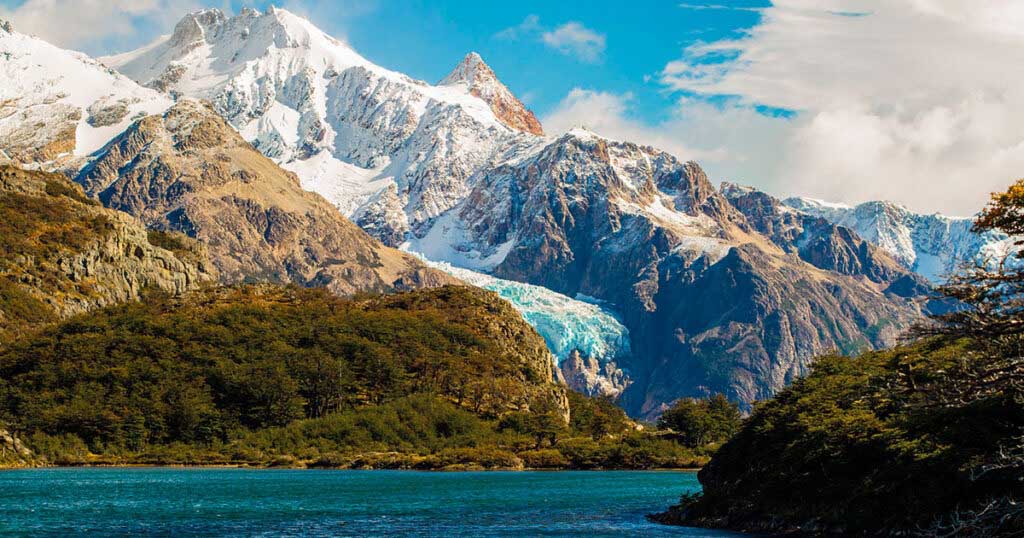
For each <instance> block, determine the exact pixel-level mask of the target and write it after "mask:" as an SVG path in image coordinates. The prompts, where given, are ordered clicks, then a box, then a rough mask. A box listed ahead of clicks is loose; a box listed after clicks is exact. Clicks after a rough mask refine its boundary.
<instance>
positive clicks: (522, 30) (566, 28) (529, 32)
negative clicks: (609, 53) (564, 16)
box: [494, 15, 606, 63]
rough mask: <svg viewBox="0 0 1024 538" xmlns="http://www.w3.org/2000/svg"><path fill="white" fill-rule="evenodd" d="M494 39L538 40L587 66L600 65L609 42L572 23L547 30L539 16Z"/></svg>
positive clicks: (576, 23)
mask: <svg viewBox="0 0 1024 538" xmlns="http://www.w3.org/2000/svg"><path fill="white" fill-rule="evenodd" d="M494 37H495V38H498V39H507V40H512V41H515V40H518V39H537V40H538V41H540V42H541V43H543V44H545V45H547V46H548V47H550V48H552V49H554V50H557V51H558V52H561V53H562V54H565V55H568V56H574V57H576V58H577V59H579V60H580V61H583V62H587V63H596V62H599V61H601V58H602V57H603V56H604V50H605V41H606V37H605V35H604V34H602V33H599V32H596V31H594V30H592V29H590V28H587V27H586V26H584V25H583V24H582V23H579V22H576V21H569V22H567V23H565V24H563V25H561V26H558V27H556V28H551V29H548V28H545V27H544V26H542V25H541V24H540V17H538V16H537V15H527V16H526V18H525V19H523V22H521V23H519V24H517V25H515V26H511V27H509V28H505V29H504V30H502V31H500V32H498V33H496V34H494Z"/></svg>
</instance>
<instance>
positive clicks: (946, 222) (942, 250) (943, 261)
mask: <svg viewBox="0 0 1024 538" xmlns="http://www.w3.org/2000/svg"><path fill="white" fill-rule="evenodd" d="M783 203H784V204H785V205H787V206H789V207H792V208H794V209H796V210H798V211H801V212H803V213H806V214H809V215H814V216H818V217H822V218H824V219H826V220H828V221H829V222H832V223H835V224H838V225H840V226H845V227H847V228H849V229H851V230H854V231H856V232H857V234H858V235H860V236H861V237H862V238H864V239H866V240H868V241H870V242H872V243H874V244H875V245H878V246H879V247H881V248H882V249H883V250H885V251H886V252H888V253H889V254H890V255H892V256H893V257H894V258H895V259H896V260H897V261H899V262H900V263H901V264H902V265H903V266H904V267H906V268H908V269H910V270H912V271H914V272H916V273H918V274H920V275H922V276H924V277H925V278H927V279H929V280H931V281H932V282H942V281H944V280H945V278H946V277H947V276H949V275H950V274H952V273H954V272H956V270H957V269H958V268H959V267H960V266H961V265H963V264H971V263H974V262H975V261H985V260H988V261H1001V260H1002V259H1003V257H1005V255H1006V254H1007V253H1009V252H1011V251H1012V250H1013V245H1012V242H1011V241H1010V240H1008V239H1007V237H1006V236H1005V235H1002V234H998V233H985V234H976V233H974V232H972V231H971V227H972V226H973V224H974V221H973V219H971V218H967V217H947V216H944V215H940V214H933V215H922V214H919V213H914V212H913V211H910V210H909V209H907V208H906V207H904V206H902V205H899V204H895V203H892V202H864V203H862V204H858V205H856V206H849V205H845V204H835V203H829V202H824V201H821V200H816V199H813V198H800V197H796V198H788V199H786V200H784V201H783Z"/></svg>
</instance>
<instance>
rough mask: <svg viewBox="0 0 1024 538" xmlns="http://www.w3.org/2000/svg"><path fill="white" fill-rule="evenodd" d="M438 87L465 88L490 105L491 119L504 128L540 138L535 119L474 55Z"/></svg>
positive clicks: (469, 55) (538, 127)
mask: <svg viewBox="0 0 1024 538" xmlns="http://www.w3.org/2000/svg"><path fill="white" fill-rule="evenodd" d="M438 85H439V86H455V85H462V86H465V88H466V90H467V91H468V92H469V93H470V94H471V95H474V96H476V97H479V98H481V99H483V100H484V101H486V102H487V104H488V105H490V107H491V110H492V111H493V112H494V115H495V116H497V117H498V119H499V120H501V122H502V123H504V124H505V125H507V126H509V127H511V128H513V129H518V130H520V131H523V132H527V133H531V134H535V135H538V136H542V135H543V134H544V129H543V127H541V124H540V122H539V121H538V120H537V117H536V116H534V115H533V112H530V111H529V110H527V109H526V107H525V106H524V105H523V103H522V102H520V101H519V99H517V98H516V96H515V95H513V94H512V92H511V91H510V90H509V89H508V87H506V86H505V85H504V84H502V83H501V81H500V80H498V77H497V75H495V74H494V70H493V69H491V67H490V66H489V65H487V64H486V63H485V62H484V59H483V58H481V57H480V55H479V54H477V53H476V52H470V53H469V54H467V55H466V57H465V58H463V59H462V61H461V62H459V65H457V66H455V69H453V70H452V72H451V73H449V74H448V76H447V77H445V78H444V79H442V80H441V82H439V83H438Z"/></svg>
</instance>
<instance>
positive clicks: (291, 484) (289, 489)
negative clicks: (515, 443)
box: [0, 468, 735, 538]
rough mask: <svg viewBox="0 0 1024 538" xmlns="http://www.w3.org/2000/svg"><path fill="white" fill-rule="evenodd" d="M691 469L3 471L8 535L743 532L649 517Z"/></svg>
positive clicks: (688, 478)
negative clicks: (662, 522)
mask: <svg viewBox="0 0 1024 538" xmlns="http://www.w3.org/2000/svg"><path fill="white" fill-rule="evenodd" d="M699 487H700V486H699V484H698V483H697V478H696V475H695V474H694V473H682V472H629V471H621V472H615V471H610V472H597V471H591V472H465V473H428V472H413V471H330V470H246V469H207V468H187V469H179V468H94V469H90V468H83V469H33V470H17V471H3V472H0V535H3V536H11V535H15V536H17V535H32V536H39V535H45V536H69V535H88V536H126V535H139V534H145V535H163V536H360V537H361V536H444V537H446V538H450V537H457V536H515V537H517V538H525V537H529V536H587V537H599V536H624V535H625V536H654V537H658V536H735V535H731V534H729V533H719V532H713V531H706V530H701V529H684V528H675V527H665V526H661V525H656V524H653V523H650V522H648V521H646V520H645V519H644V514H647V513H650V512H654V511H658V510H661V509H663V508H665V507H666V506H668V505H669V504H671V503H673V502H675V501H676V499H678V498H679V495H680V494H681V493H683V492H687V491H696V490H697V489H699Z"/></svg>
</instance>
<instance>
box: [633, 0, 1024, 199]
mask: <svg viewBox="0 0 1024 538" xmlns="http://www.w3.org/2000/svg"><path fill="white" fill-rule="evenodd" d="M850 14H863V15H862V16H848V15H850ZM709 60H710V61H709ZM1022 62H1024V3H1022V2H1012V1H997V0H972V1H969V2H968V1H952V0H900V1H885V2H883V1H880V0H878V1H853V0H851V1H841V0H836V1H831V2H821V1H817V0H778V1H776V2H775V5H774V6H773V7H772V8H768V9H765V10H764V11H763V16H762V20H761V22H760V23H759V24H758V25H757V26H755V27H754V28H753V29H751V30H750V32H749V34H748V35H747V36H745V37H743V38H741V39H736V40H727V41H719V42H713V43H707V44H700V45H697V46H693V47H690V48H688V49H686V50H685V51H684V54H683V57H682V58H680V59H679V60H676V61H674V62H671V63H669V64H668V65H666V67H665V69H664V71H663V73H662V81H663V82H664V83H665V84H666V85H668V86H669V87H670V88H673V89H676V90H682V91H685V92H686V93H687V94H690V95H692V94H706V95H732V96H737V100H736V102H735V104H734V105H733V106H731V107H727V108H726V109H724V110H723V116H722V117H721V118H717V119H716V118H714V117H710V118H708V119H710V121H711V122H712V123H722V122H726V123H727V122H729V121H733V120H734V118H730V117H729V114H735V113H736V112H737V111H738V110H744V109H745V110H748V111H749V110H750V107H751V106H753V105H755V104H760V105H767V106H771V107H779V108H786V109H792V110H797V111H799V114H798V115H797V117H796V118H794V119H776V120H772V122H773V123H776V124H777V125H779V126H781V127H782V129H781V131H780V132H776V134H775V136H773V137H767V138H765V139H764V140H763V141H762V142H761V145H763V146H765V147H768V148H772V149H773V150H774V151H764V150H761V151H760V152H759V155H760V156H761V157H763V158H765V159H766V160H765V161H762V162H761V163H760V166H759V167H753V166H749V165H742V164H737V163H730V162H723V163H720V164H719V165H718V166H719V167H720V168H721V169H722V170H723V171H725V172H727V173H730V174H737V173H742V174H745V177H743V178H742V179H743V180H744V181H746V182H749V183H754V184H757V185H759V186H762V187H766V188H769V189H770V190H773V191H775V192H778V193H780V194H795V193H800V194H807V195H813V196H818V197H823V198H829V199H834V200H842V201H847V202H856V201H861V200H866V199H876V198H887V199H894V200H896V201H899V202H903V203H905V204H907V205H908V206H911V207H913V208H916V209H919V210H926V211H930V210H941V211H945V212H951V213H958V214H970V213H973V212H974V211H976V210H978V209H979V208H980V207H981V206H982V205H983V204H984V202H985V201H986V199H987V195H988V193H989V192H990V191H993V190H1000V189H1003V188H1005V187H1006V186H1007V185H1008V184H1009V183H1011V182H1012V181H1013V180H1015V179H1016V178H1018V177H1021V176H1024V130H1021V129H1020V123H1021V122H1022V121H1024V76H1022V75H1021V74H1020V70H1019V69H1018V67H1017V66H1019V65H1022ZM677 127H678V126H677ZM688 127H690V128H700V127H701V126H698V125H689V126H688ZM760 127H761V128H764V127H765V126H764V125H760ZM649 128H650V129H653V130H655V131H658V132H661V133H662V135H663V136H665V133H664V132H663V131H664V129H665V128H666V126H665V125H659V126H650V127H649ZM777 131H778V129H777ZM723 145H724V146H726V147H728V145H727V144H723ZM747 148H748V150H756V149H757V148H756V147H752V146H749V145H748V146H747ZM730 150H731V151H730V153H731V154H735V153H736V152H737V149H736V148H730ZM746 157H747V158H746V159H745V160H744V162H751V159H752V158H753V157H754V156H753V155H747V156H746ZM758 168H760V170H759V169H758ZM759 172H760V173H759Z"/></svg>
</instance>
